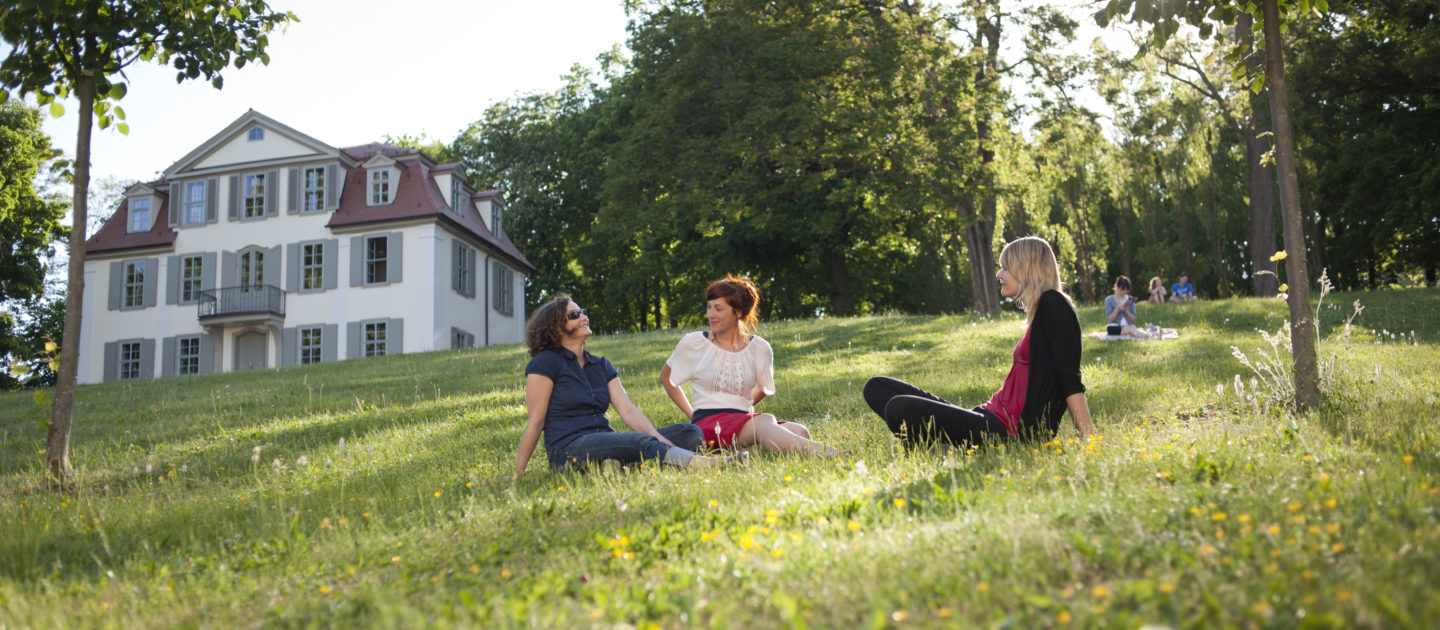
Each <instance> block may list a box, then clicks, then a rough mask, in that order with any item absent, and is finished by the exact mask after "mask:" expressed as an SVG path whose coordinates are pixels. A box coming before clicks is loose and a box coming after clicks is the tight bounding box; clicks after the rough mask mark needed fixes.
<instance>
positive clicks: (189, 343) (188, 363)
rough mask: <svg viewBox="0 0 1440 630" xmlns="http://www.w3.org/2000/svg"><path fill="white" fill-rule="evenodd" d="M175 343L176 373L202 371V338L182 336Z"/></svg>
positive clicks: (196, 372)
mask: <svg viewBox="0 0 1440 630" xmlns="http://www.w3.org/2000/svg"><path fill="white" fill-rule="evenodd" d="M176 341H177V342H178V343H176V344H175V346H176V347H175V373H176V374H180V375H185V374H199V373H200V338H199V337H181V338H179V339H177V340H176Z"/></svg>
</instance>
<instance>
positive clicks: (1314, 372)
mask: <svg viewBox="0 0 1440 630" xmlns="http://www.w3.org/2000/svg"><path fill="white" fill-rule="evenodd" d="M1276 5H1277V0H1265V4H1264V6H1265V82H1266V83H1268V84H1269V87H1270V113H1271V114H1272V116H1273V119H1274V121H1275V163H1276V166H1277V167H1278V168H1279V171H1280V209H1281V210H1282V211H1283V212H1284V213H1285V251H1286V253H1287V257H1286V258H1285V276H1286V280H1287V284H1289V285H1290V287H1289V289H1290V290H1289V296H1288V300H1287V302H1288V303H1289V305H1290V349H1291V353H1292V355H1293V357H1294V359H1295V406H1296V410H1297V411H1302V412H1303V411H1305V410H1307V409H1314V408H1317V407H1319V405H1320V377H1319V368H1318V366H1317V364H1316V361H1315V322H1314V321H1313V317H1314V315H1313V314H1312V313H1311V311H1310V274H1309V272H1308V271H1307V270H1306V260H1307V257H1306V248H1305V226H1304V224H1303V217H1304V213H1303V212H1302V211H1301V208H1300V179H1299V177H1298V176H1296V174H1295V135H1294V133H1293V132H1292V130H1291V128H1290V98H1289V96H1288V94H1287V93H1286V91H1285V58H1284V40H1283V39H1282V38H1281V36H1280V11H1279V8H1278V7H1277V6H1276Z"/></svg>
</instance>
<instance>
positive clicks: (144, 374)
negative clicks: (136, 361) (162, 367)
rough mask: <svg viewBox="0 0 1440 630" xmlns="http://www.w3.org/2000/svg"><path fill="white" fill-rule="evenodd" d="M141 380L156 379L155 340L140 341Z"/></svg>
mask: <svg viewBox="0 0 1440 630" xmlns="http://www.w3.org/2000/svg"><path fill="white" fill-rule="evenodd" d="M140 378H155V340H154V339H141V340H140Z"/></svg>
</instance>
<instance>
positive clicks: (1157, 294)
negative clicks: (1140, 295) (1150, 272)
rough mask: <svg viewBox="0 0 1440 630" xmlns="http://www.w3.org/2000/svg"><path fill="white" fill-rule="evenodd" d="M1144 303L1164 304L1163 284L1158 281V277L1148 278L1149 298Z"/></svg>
mask: <svg viewBox="0 0 1440 630" xmlns="http://www.w3.org/2000/svg"><path fill="white" fill-rule="evenodd" d="M1146 301H1147V302H1149V303H1151V304H1164V303H1165V283H1164V282H1161V281H1160V276H1155V277H1153V278H1150V298H1149V299H1148V300H1146Z"/></svg>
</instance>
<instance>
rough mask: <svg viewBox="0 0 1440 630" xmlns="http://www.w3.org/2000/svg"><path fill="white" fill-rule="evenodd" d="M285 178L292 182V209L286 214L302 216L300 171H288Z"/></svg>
mask: <svg viewBox="0 0 1440 630" xmlns="http://www.w3.org/2000/svg"><path fill="white" fill-rule="evenodd" d="M285 177H286V179H289V180H290V182H289V183H290V195H289V197H290V207H289V208H288V209H286V210H285V212H286V214H300V169H298V168H292V169H290V170H288V171H286V173H285Z"/></svg>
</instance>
